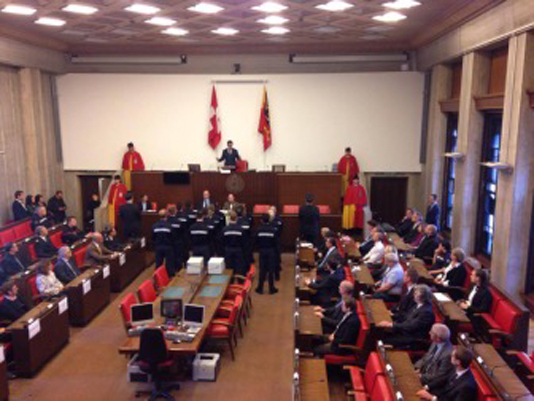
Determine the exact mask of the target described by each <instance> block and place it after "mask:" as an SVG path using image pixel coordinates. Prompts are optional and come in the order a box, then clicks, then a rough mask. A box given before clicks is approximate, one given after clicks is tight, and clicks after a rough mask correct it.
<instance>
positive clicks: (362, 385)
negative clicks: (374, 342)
mask: <svg viewBox="0 0 534 401" xmlns="http://www.w3.org/2000/svg"><path fill="white" fill-rule="evenodd" d="M345 369H348V370H349V373H350V378H351V382H352V388H353V390H354V391H360V392H364V393H367V394H372V393H373V391H374V389H375V384H376V378H377V377H378V376H379V375H382V376H383V375H385V372H384V368H383V366H382V362H381V361H380V356H379V355H378V353H377V352H371V353H370V354H369V358H368V359H367V364H366V365H365V370H363V369H361V368H359V367H356V366H345Z"/></svg>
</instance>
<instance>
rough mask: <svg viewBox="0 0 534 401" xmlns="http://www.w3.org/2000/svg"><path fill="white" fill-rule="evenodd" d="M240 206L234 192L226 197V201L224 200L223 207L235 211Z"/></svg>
mask: <svg viewBox="0 0 534 401" xmlns="http://www.w3.org/2000/svg"><path fill="white" fill-rule="evenodd" d="M238 206H239V203H237V202H236V200H235V196H234V194H228V197H227V198H226V202H224V205H223V209H224V210H227V211H230V210H233V211H235V210H236V209H237V207H238Z"/></svg>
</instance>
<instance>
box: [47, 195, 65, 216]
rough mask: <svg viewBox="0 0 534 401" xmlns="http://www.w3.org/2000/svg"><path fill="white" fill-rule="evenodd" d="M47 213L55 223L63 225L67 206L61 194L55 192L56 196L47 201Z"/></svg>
mask: <svg viewBox="0 0 534 401" xmlns="http://www.w3.org/2000/svg"><path fill="white" fill-rule="evenodd" d="M48 211H49V212H50V214H51V215H52V218H53V219H54V221H55V222H56V223H63V222H64V221H65V219H66V218H67V204H66V203H65V200H64V199H63V192H62V191H56V194H55V195H54V196H52V197H51V198H50V199H49V200H48Z"/></svg>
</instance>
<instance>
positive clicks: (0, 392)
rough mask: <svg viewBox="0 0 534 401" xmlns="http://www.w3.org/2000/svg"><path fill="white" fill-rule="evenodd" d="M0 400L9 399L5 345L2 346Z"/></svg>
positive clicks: (5, 400)
mask: <svg viewBox="0 0 534 401" xmlns="http://www.w3.org/2000/svg"><path fill="white" fill-rule="evenodd" d="M0 361H1V362H0V401H7V400H8V399H9V386H8V384H7V363H6V356H5V353H4V347H3V346H0Z"/></svg>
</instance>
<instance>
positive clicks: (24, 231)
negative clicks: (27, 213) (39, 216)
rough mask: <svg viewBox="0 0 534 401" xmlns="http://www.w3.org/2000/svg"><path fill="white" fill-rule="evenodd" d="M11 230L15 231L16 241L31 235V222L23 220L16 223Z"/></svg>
mask: <svg viewBox="0 0 534 401" xmlns="http://www.w3.org/2000/svg"><path fill="white" fill-rule="evenodd" d="M13 230H14V231H15V237H16V239H17V241H19V240H21V239H24V238H28V237H31V236H32V235H33V231H32V223H31V221H29V220H28V221H25V222H23V223H20V224H17V225H16V226H15V227H14V228H13Z"/></svg>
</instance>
